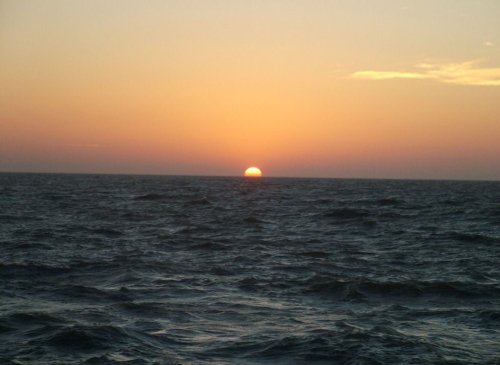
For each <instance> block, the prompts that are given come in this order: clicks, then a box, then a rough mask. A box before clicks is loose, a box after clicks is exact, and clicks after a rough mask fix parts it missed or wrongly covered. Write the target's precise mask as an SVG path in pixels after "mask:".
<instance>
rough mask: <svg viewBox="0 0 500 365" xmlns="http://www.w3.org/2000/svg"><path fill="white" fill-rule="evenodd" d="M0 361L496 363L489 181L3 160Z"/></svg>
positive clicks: (497, 218)
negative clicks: (118, 171)
mask: <svg viewBox="0 0 500 365" xmlns="http://www.w3.org/2000/svg"><path fill="white" fill-rule="evenodd" d="M0 364H2V365H12V364H17V365H19V364H22V365H28V364H29V365H32V364H33V365H34V364H37V365H38V364H50V365H53V364H88V365H90V364H92V365H94V364H131V365H137V364H273V365H277V364H352V365H362V364H384V365H386V364H481V365H484V364H500V182H472V181H411V180H349V179H295V178H268V177H265V178H262V179H245V178H240V177H182V176H119V175H64V174H13V173H3V174H0Z"/></svg>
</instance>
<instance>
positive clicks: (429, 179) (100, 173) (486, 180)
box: [0, 170, 500, 182]
mask: <svg viewBox="0 0 500 365" xmlns="http://www.w3.org/2000/svg"><path fill="white" fill-rule="evenodd" d="M0 174H32V175H103V176H157V177H159V176H165V177H213V178H221V177H223V178H243V179H245V178H246V177H245V176H243V175H202V174H161V173H134V172H55V171H1V170H0ZM268 178H269V179H324V180H398V181H399V180H400V181H456V182H460V181H462V182H500V179H497V180H496V179H480V178H472V179H468V178H409V177H359V176H358V177H332V176H274V175H271V176H269V175H263V176H261V177H259V178H258V179H268Z"/></svg>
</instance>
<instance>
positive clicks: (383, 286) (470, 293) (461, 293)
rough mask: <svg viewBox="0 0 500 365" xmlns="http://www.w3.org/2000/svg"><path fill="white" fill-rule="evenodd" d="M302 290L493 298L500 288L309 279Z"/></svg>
mask: <svg viewBox="0 0 500 365" xmlns="http://www.w3.org/2000/svg"><path fill="white" fill-rule="evenodd" d="M305 292H307V293H310V294H322V295H328V296H333V297H336V298H337V299H339V300H347V301H349V300H364V299H366V297H367V296H384V297H387V296H397V297H403V298H404V297H407V298H415V297H425V296H438V297H457V298H476V299H477V298H481V297H483V298H496V297H499V296H500V288H499V287H498V286H496V285H493V284H477V283H476V284H471V283H464V282H444V281H443V282H438V281H435V282H427V281H407V282H389V281H386V282H384V281H368V280H358V281H343V280H323V279H316V278H313V279H310V280H308V281H307V282H306V289H305Z"/></svg>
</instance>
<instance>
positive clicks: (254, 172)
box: [245, 167, 262, 177]
mask: <svg viewBox="0 0 500 365" xmlns="http://www.w3.org/2000/svg"><path fill="white" fill-rule="evenodd" d="M245 176H246V177H261V176H262V171H260V169H259V168H258V167H249V168H248V169H246V170H245Z"/></svg>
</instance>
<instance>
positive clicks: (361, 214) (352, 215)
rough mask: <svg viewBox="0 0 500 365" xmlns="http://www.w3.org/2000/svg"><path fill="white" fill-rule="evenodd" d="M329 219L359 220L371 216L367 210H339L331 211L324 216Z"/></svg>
mask: <svg viewBox="0 0 500 365" xmlns="http://www.w3.org/2000/svg"><path fill="white" fill-rule="evenodd" d="M323 215H324V216H325V217H327V218H336V219H357V218H365V217H368V216H370V214H369V213H368V212H367V211H366V210H361V209H354V208H337V209H331V210H329V211H327V212H325V213H324V214H323Z"/></svg>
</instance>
